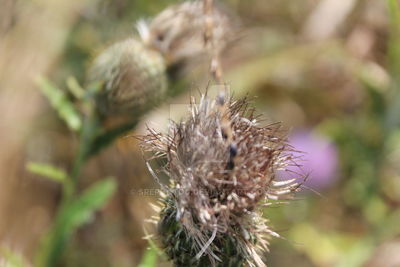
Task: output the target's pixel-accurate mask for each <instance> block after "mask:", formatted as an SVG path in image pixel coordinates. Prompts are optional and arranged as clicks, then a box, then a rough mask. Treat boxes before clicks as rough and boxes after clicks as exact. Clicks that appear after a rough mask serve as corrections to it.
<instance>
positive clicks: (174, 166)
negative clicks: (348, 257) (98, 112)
mask: <svg viewBox="0 0 400 267" xmlns="http://www.w3.org/2000/svg"><path fill="white" fill-rule="evenodd" d="M190 114H191V116H190V117H189V118H188V119H187V120H186V121H185V122H182V123H176V124H173V125H172V126H171V129H170V131H169V132H170V134H167V135H165V134H162V133H157V132H155V131H154V130H151V129H149V131H150V133H149V134H148V135H147V136H144V137H142V140H143V143H142V147H143V149H144V151H147V152H150V153H152V155H153V156H152V157H151V159H164V160H166V164H165V165H164V166H163V167H162V168H161V170H158V171H159V172H164V173H166V174H168V175H169V177H170V179H171V184H170V185H169V186H168V187H166V186H164V185H162V187H163V189H164V191H165V192H166V196H165V197H163V198H162V200H161V205H162V209H161V212H160V217H159V220H158V221H159V222H158V232H159V236H160V239H161V242H162V245H163V246H164V249H165V252H166V254H167V255H168V256H169V257H170V258H171V259H172V260H173V261H174V263H175V265H176V266H210V265H211V266H221V267H222V266H244V265H246V264H248V265H249V266H265V264H264V262H263V260H262V253H263V251H265V250H267V249H268V247H267V246H268V239H269V238H270V237H271V236H275V237H277V236H279V235H278V234H277V233H275V232H273V231H272V230H271V229H270V228H269V227H268V225H267V220H266V219H265V218H263V217H262V213H261V210H260V207H264V206H268V205H270V204H271V203H273V202H271V200H277V199H282V198H286V199H288V198H290V197H291V196H292V195H293V192H295V191H297V190H298V189H299V188H300V185H299V184H298V183H296V182H295V180H296V179H292V180H288V181H277V180H276V178H275V173H276V171H277V170H285V169H286V166H287V165H293V164H294V163H293V160H292V156H291V148H290V146H289V145H288V144H287V142H286V134H285V133H284V132H283V131H282V130H280V125H279V124H271V125H267V126H260V125H259V123H258V120H259V119H260V117H259V116H256V115H255V114H254V110H253V109H249V108H248V102H247V100H246V99H242V100H239V101H233V100H230V101H227V100H226V98H225V97H224V96H219V97H218V98H217V99H216V100H215V101H211V100H209V99H207V97H202V99H201V101H200V104H199V105H198V106H196V105H192V108H191V110H190ZM148 166H150V163H148ZM150 170H151V172H152V174H153V176H154V177H155V178H156V179H158V177H157V176H156V173H158V172H156V171H153V170H152V169H151V168H150Z"/></svg>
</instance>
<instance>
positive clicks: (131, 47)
mask: <svg viewBox="0 0 400 267" xmlns="http://www.w3.org/2000/svg"><path fill="white" fill-rule="evenodd" d="M165 70H166V67H165V63H164V59H163V57H162V55H161V54H160V53H159V52H157V51H155V50H153V49H150V48H148V47H147V46H145V45H144V44H143V43H141V42H139V41H137V40H135V39H133V38H131V39H127V40H124V41H121V42H118V43H116V44H114V45H112V46H111V47H109V48H107V49H106V50H105V51H104V52H102V53H101V54H100V55H99V56H98V57H97V58H95V60H94V61H93V64H92V66H91V67H90V69H89V72H88V82H89V83H94V82H100V83H101V90H100V92H99V94H98V95H97V99H96V100H97V106H98V109H99V111H100V112H101V113H102V114H108V115H112V114H132V115H138V114H139V115H140V114H142V113H144V112H145V111H147V110H148V109H150V108H151V107H153V106H154V105H155V104H157V102H159V100H160V99H162V98H163V97H164V96H165V93H166V91H167V77H166V73H165Z"/></svg>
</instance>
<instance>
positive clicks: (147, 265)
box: [138, 247, 157, 267]
mask: <svg viewBox="0 0 400 267" xmlns="http://www.w3.org/2000/svg"><path fill="white" fill-rule="evenodd" d="M156 264H157V251H155V250H154V249H153V248H152V247H149V248H148V249H147V250H146V252H145V254H144V255H143V258H142V260H141V261H140V263H139V266H138V267H154V266H156Z"/></svg>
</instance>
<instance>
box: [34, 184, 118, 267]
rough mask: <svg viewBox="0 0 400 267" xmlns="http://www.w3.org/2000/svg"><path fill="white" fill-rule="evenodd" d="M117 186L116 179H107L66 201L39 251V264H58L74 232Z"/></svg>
mask: <svg viewBox="0 0 400 267" xmlns="http://www.w3.org/2000/svg"><path fill="white" fill-rule="evenodd" d="M115 188H116V183H115V180H113V179H111V178H109V179H105V180H102V181H100V182H97V183H96V184H94V185H93V186H91V187H90V188H88V189H87V190H85V191H84V192H83V193H82V194H81V195H80V196H78V197H77V198H76V199H74V200H72V201H70V202H68V203H65V204H64V206H63V207H62V208H61V210H60V211H59V213H58V215H57V218H56V221H55V224H54V226H53V229H52V230H51V231H50V233H49V235H48V237H47V239H46V240H45V242H44V244H43V247H42V249H41V251H40V252H39V253H40V254H39V256H38V262H37V263H38V264H37V265H38V266H43V267H50V266H57V263H58V261H59V259H60V257H61V255H62V252H63V251H64V248H65V245H66V243H67V241H68V240H69V238H70V237H71V235H72V233H73V232H74V231H75V230H76V229H77V228H78V227H80V226H82V225H83V224H85V223H87V222H89V221H90V220H91V219H92V218H93V215H94V212H95V211H96V210H97V209H99V208H101V207H102V206H103V205H104V204H105V203H106V202H107V201H108V199H109V198H110V197H111V196H112V194H113V193H114V191H115Z"/></svg>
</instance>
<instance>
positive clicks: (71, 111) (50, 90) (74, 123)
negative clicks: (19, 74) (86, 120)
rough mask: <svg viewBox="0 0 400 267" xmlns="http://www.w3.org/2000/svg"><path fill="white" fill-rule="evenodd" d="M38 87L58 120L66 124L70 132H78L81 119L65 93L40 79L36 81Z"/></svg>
mask: <svg viewBox="0 0 400 267" xmlns="http://www.w3.org/2000/svg"><path fill="white" fill-rule="evenodd" d="M38 85H39V87H40V89H41V91H42V93H43V94H44V95H45V96H46V97H47V99H48V100H49V101H50V104H51V106H52V107H53V108H54V109H56V110H57V112H58V115H59V116H60V118H61V119H63V120H64V121H65V122H66V124H67V125H68V127H69V128H70V129H71V130H74V131H78V130H79V129H80V128H81V126H82V120H81V117H80V115H79V113H78V112H77V111H76V109H75V107H74V105H73V104H72V103H71V102H70V101H69V99H68V98H67V96H66V95H65V93H64V92H63V91H62V90H61V89H59V88H57V87H56V86H54V85H53V84H52V83H51V82H50V81H48V80H47V79H45V78H42V77H41V78H39V79H38Z"/></svg>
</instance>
